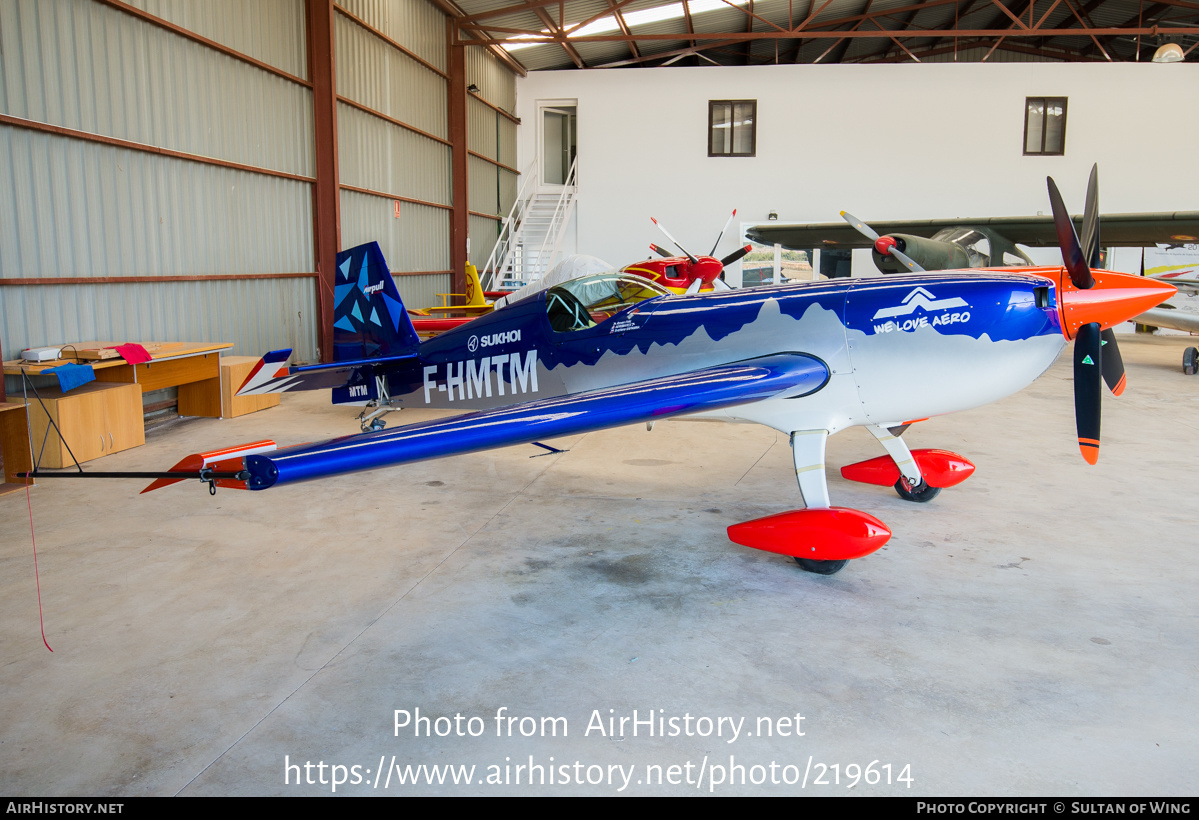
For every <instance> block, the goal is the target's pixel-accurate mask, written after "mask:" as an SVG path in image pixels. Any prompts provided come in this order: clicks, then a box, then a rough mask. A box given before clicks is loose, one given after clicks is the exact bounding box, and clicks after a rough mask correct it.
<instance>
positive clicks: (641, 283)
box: [545, 273, 670, 333]
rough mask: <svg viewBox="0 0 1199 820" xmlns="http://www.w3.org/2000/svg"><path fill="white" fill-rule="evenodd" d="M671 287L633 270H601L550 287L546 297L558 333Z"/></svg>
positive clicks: (592, 322)
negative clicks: (605, 271) (611, 271)
mask: <svg viewBox="0 0 1199 820" xmlns="http://www.w3.org/2000/svg"><path fill="white" fill-rule="evenodd" d="M669 295H670V291H669V290H667V289H666V288H664V287H662V286H661V285H659V284H657V283H656V282H651V281H650V280H649V279H645V278H643V277H641V276H634V275H633V274H631V273H599V274H595V275H594V276H583V277H581V278H579V279H572V280H570V281H569V282H565V283H563V284H561V285H558V286H557V287H553V288H550V289H549V291H548V292H547V293H546V297H545V310H546V315H547V316H548V317H549V320H550V327H552V328H553V329H554V330H556V331H558V332H559V333H564V332H569V331H572V330H585V329H586V328H589V327H595V326H596V325H598V324H601V323H602V322H605V321H607V320H608V319H610V318H612V316H614V315H616V314H617V313H619V312H620V311H622V310H624V309H625V308H627V307H630V306H631V305H635V304H637V303H638V302H641V301H644V300H646V299H653V298H655V297H657V296H669Z"/></svg>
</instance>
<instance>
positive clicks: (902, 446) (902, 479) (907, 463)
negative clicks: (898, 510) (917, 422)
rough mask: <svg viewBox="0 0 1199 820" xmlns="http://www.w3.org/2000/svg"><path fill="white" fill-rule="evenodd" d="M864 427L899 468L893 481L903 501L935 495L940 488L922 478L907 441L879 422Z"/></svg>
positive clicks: (922, 499) (934, 496)
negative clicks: (897, 474)
mask: <svg viewBox="0 0 1199 820" xmlns="http://www.w3.org/2000/svg"><path fill="white" fill-rule="evenodd" d="M866 429H867V430H869V431H870V432H871V433H872V434H873V435H874V437H875V438H876V439H878V443H879V444H881V445H883V449H884V450H886V451H887V455H889V456H891V460H892V461H894V462H895V466H896V467H898V468H899V480H898V481H896V482H895V492H897V493H899V497H900V498H902V499H903V500H904V501H917V502H921V503H923V502H926V501H932V500H933V499H934V498H936V497H937V494H938V493H940V492H941V488H940V487H930V486H929V485H928V482H927V481H925V480H924V476H923V475H921V474H920V465H919V464H917V463H916V459H915V458H913V456H912V451H911V450H909V449H908V445H907V442H905V441H904V440H903V439H902V438H901V437H900V436H896V435H892V434H891V431H890V430H888V429H887V428H886V427H883V426H882V425H881V424H871V425H868V426H867V428H866Z"/></svg>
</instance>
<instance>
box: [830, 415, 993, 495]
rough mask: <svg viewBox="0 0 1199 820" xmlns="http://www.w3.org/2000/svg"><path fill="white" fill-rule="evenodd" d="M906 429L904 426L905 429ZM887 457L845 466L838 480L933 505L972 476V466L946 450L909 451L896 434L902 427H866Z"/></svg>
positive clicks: (878, 425)
mask: <svg viewBox="0 0 1199 820" xmlns="http://www.w3.org/2000/svg"><path fill="white" fill-rule="evenodd" d="M904 426H905V427H906V425H904ZM868 429H869V430H870V432H871V433H873V434H874V437H875V438H877V439H878V440H879V443H880V444H882V445H883V447H884V448H885V449H886V451H887V455H885V456H879V457H878V458H872V459H870V460H868V461H859V462H858V463H856V464H846V465H845V466H844V467H842V468H841V477H842V478H844V479H847V480H849V481H860V482H862V483H863V484H876V485H878V486H879V487H894V488H895V492H897V493H899V497H900V498H902V499H904V500H905V501H932V500H933V499H934V498H936V496H937V493H939V492H941V490H942V489H943V488H945V487H952V486H954V485H955V484H961V483H962V482H963V481H965V480H966V479H967V478H969V477H970V474H971V473H973V472H974V465H973V464H971V463H970V462H969V461H968V460H967V459H965V458H963V457H962V456H959V455H958V454H957V453H951V452H949V451H948V450H909V449H908V445H907V444H905V443H904V440H903V439H901V438H900V437H899V436H898V435H896V433H900V432H903V428H902V427H895V428H891V429H888V428H887V427H886V426H885V425H881V424H872V425H869V426H868Z"/></svg>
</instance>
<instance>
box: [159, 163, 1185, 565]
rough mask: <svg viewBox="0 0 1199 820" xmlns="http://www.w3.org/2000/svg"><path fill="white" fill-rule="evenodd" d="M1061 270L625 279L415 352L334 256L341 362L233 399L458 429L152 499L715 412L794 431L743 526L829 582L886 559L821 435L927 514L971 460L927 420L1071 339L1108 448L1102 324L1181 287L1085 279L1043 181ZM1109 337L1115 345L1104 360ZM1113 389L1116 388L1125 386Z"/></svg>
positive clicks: (1087, 399) (545, 296)
mask: <svg viewBox="0 0 1199 820" xmlns="http://www.w3.org/2000/svg"><path fill="white" fill-rule="evenodd" d="M1049 186H1050V197H1051V200H1052V202H1053V206H1054V213H1055V216H1057V217H1058V228H1059V231H1060V232H1061V234H1062V247H1063V248H1064V249H1065V250H1064V254H1063V256H1064V258H1065V260H1066V264H1065V265H1064V266H1060V267H1031V268H1018V269H1017V268H1000V269H993V270H982V271H980V270H978V269H973V270H969V271H940V272H936V273H925V274H918V275H905V276H894V277H886V278H878V279H841V280H831V281H827V282H815V283H805V284H797V285H789V286H781V287H765V288H752V289H745V290H723V291H719V292H712V293H699V294H693V295H678V294H672V293H670V292H668V291H667V290H666V289H665V288H663V287H661V286H660V285H657V284H656V283H654V282H652V281H648V280H646V279H645V278H643V277H638V276H633V275H630V274H627V273H622V272H613V273H608V274H599V275H595V276H589V277H584V278H582V279H577V280H574V281H571V282H567V283H565V284H563V285H560V286H557V287H553V288H550V289H548V290H546V291H545V292H544V293H541V294H538V295H537V296H536V297H532V298H528V299H524V300H521V301H518V302H516V303H515V304H512V305H510V306H508V307H504V308H501V309H500V310H496V311H494V312H493V313H490V314H487V315H484V316H481V317H479V318H477V319H475V320H474V321H472V322H470V323H469V324H468V325H464V326H462V327H459V328H456V329H454V330H451V331H449V332H447V333H444V334H442V335H440V336H437V337H436V338H433V339H431V340H428V341H425V342H423V343H422V342H420V341H419V340H418V338H417V335H416V333H415V332H414V331H413V328H412V324H411V323H410V322H409V320H408V318H407V315H406V312H405V310H404V307H403V304H402V303H401V300H400V297H399V294H398V292H397V291H396V288H395V285H394V282H393V280H392V277H391V275H390V273H389V272H388V269H387V266H386V263H385V261H384V260H383V256H382V253H381V252H380V250H379V247H378V245H377V244H374V243H371V244H369V245H363V246H359V247H357V248H353V249H350V250H348V251H345V252H343V253H342V254H340V255H339V256H338V273H337V286H336V296H335V306H336V317H335V318H336V322H335V327H336V330H335V334H336V335H335V342H336V345H335V350H334V358H335V361H334V362H332V363H329V364H317V365H309V366H298V367H289V366H288V365H287V363H286V362H287V359H288V357H289V355H290V351H286V350H283V351H275V352H272V353H268V354H267V355H266V356H264V357H263V359H262V361H261V362H260V363H259V365H258V367H257V368H256V370H255V371H254V373H253V374H252V375H251V376H250V378H249V379H247V381H246V383H245V384H244V385H243V387H242V388H241V390H240V393H241V394H251V393H262V392H277V391H286V390H298V389H316V388H330V387H331V388H333V392H334V401H335V402H350V401H359V402H361V401H363V400H368V399H375V400H378V399H380V398H384V397H383V396H381V392H385V393H386V394H387V396H386V397H385V398H389V399H390V401H391V403H392V404H398V405H399V406H403V407H428V408H448V409H462V410H463V411H465V412H463V413H462V414H461V415H455V416H451V417H448V418H442V419H438V420H435V421H426V422H421V423H418V424H411V425H407V426H403V427H397V428H394V429H386V430H375V431H372V432H364V433H362V434H360V435H352V436H346V437H343V438H336V439H332V440H330V441H324V442H320V443H316V444H303V445H299V446H295V447H287V448H278V449H275V446H274V443H273V442H255V443H254V444H251V445H244V446H242V447H233V448H228V449H226V450H221V451H215V452H212V453H200V454H196V455H193V456H189V457H188V458H186V459H184V460H183V461H181V462H180V463H179V464H178V465H176V467H175V468H173V470H172V471H171V472H170V473H168V474H165V475H164V476H163V477H162V478H160V479H159V480H158V481H156V482H155V483H154V484H153V485H151V487H150V488H147V489H152V488H154V487H157V486H162V485H165V484H169V483H174V482H175V481H179V480H182V479H183V478H185V477H199V478H201V479H203V480H205V481H207V482H208V483H209V486H210V489H211V490H212V491H215V487H216V486H235V487H241V488H246V489H250V490H266V489H271V488H277V487H284V486H286V485H289V484H293V483H297V482H301V481H308V480H312V479H318V478H329V477H332V476H337V475H340V474H343V473H349V472H354V471H359V470H370V469H377V468H382V467H389V466H393V465H397V464H403V463H406V462H412V461H420V460H423V459H433V458H441V457H444V456H450V455H456V454H460V453H469V452H474V451H478V450H484V449H488V448H494V447H504V446H509V445H514V444H522V443H534V442H539V441H541V440H545V439H553V438H556V437H560V436H567V435H574V434H579V433H586V432H589V431H593V430H599V429H603V428H607V427H613V426H618V425H624V424H632V423H639V422H653V421H656V420H658V419H663V418H669V417H672V416H681V415H696V414H702V415H704V416H708V417H715V418H720V419H727V420H735V421H752V422H757V423H760V424H764V425H767V426H768V427H772V428H774V429H775V430H779V431H781V432H783V433H786V434H787V435H788V436H789V437H790V441H791V446H792V450H793V452H794V461H795V470H796V475H797V477H798V481H799V487H800V490H801V492H802V494H803V498H804V505H805V506H804V508H803V509H800V510H792V511H788V512H783V513H780V514H778V515H773V516H769V517H766V518H761V519H757V520H754V521H748V522H744V523H740V524H735V525H733V526H731V527H729V530H728V532H729V537H730V538H731V539H732V540H733V541H736V542H737V543H740V544H743V545H746V546H750V547H756V548H758V549H764V550H768V551H771V552H776V553H782V554H785V555H790V556H794V557H795V558H796V560H797V561H798V562H799V564H800V565H801V566H802V567H803V568H804V569H807V570H809V571H812V572H817V573H822V574H829V573H831V572H836V571H837V570H839V569H840V568H841V567H842V566H843V565H844V564H845V562H846V561H847V560H849V559H853V558H860V557H862V556H864V555H867V554H869V553H871V552H873V551H874V550H877V549H878V548H879V547H881V546H882V545H883V544H884V543H886V541H887V540H888V538H890V535H891V533H890V530H888V529H887V527H886V525H885V524H884V523H883V522H882V521H879V520H878V519H877V518H875V517H874V516H872V515H870V514H868V513H865V512H862V511H859V510H854V509H849V508H845V507H835V506H833V505H832V502H831V499H830V498H829V491H828V485H827V482H826V479H825V470H826V465H825V442H826V441H827V439H828V437H829V436H830V435H833V434H834V433H837V432H838V431H841V430H844V429H845V428H847V427H853V426H861V427H865V428H866V429H868V430H869V431H870V432H871V433H873V434H874V436H875V437H876V438H877V439H878V441H879V443H880V444H881V445H882V447H883V449H884V450H885V452H886V455H884V456H881V457H880V458H877V459H873V460H871V461H867V462H862V463H859V464H854V465H849V466H847V467H844V468H842V474H843V475H844V476H845V477H846V478H849V479H852V480H857V481H865V482H868V483H873V484H879V485H884V486H886V485H893V486H894V487H895V488H896V490H897V491H898V492H899V494H900V495H901V496H902V497H904V498H907V499H910V500H913V501H927V500H929V499H931V498H932V497H933V496H934V495H936V494H937V493H938V492H939V491H940V489H941V488H944V487H949V486H952V485H954V484H957V483H959V482H960V481H962V480H964V479H965V478H966V477H967V476H969V475H970V473H971V472H973V470H974V467H973V465H971V464H970V462H969V461H967V460H966V459H965V458H963V457H962V456H959V455H957V454H954V453H949V452H946V451H943V450H916V451H911V450H909V449H908V446H907V445H906V444H905V443H904V440H903V438H902V437H901V434H902V432H903V430H904V429H905V428H906V426H907V425H908V424H910V423H912V422H913V420H922V419H925V418H927V417H930V416H934V415H940V414H944V413H952V412H955V411H958V410H965V409H968V408H971V407H977V406H979V405H983V404H986V403H989V402H992V401H995V400H997V399H1000V398H1003V397H1004V396H1007V395H1009V394H1011V393H1014V392H1016V391H1018V390H1020V389H1022V388H1023V387H1025V386H1027V385H1028V384H1030V383H1031V382H1032V381H1033V380H1035V379H1036V378H1037V377H1038V376H1040V375H1041V374H1042V373H1043V372H1045V370H1046V369H1047V368H1048V367H1049V366H1050V365H1051V364H1052V363H1053V362H1054V360H1055V359H1056V358H1057V357H1058V355H1059V354H1060V353H1061V352H1062V350H1063V349H1064V348H1065V347H1066V345H1067V344H1068V343H1069V342H1070V341H1073V342H1074V351H1075V352H1074V358H1075V410H1076V416H1077V419H1078V441H1079V446H1080V449H1081V451H1082V454H1083V455H1084V457H1085V458H1086V460H1087V461H1089V462H1091V463H1092V464H1093V463H1095V461H1096V459H1097V458H1098V453H1099V408H1100V392H1101V389H1102V388H1101V385H1102V381H1101V378H1100V372H1101V367H1102V365H1103V364H1104V363H1105V362H1106V363H1107V364H1108V367H1107V368H1105V369H1107V370H1109V371H1111V372H1112V373H1113V374H1114V375H1112V376H1111V379H1109V384H1110V386H1111V387H1112V388H1113V390H1114V392H1117V393H1118V392H1120V391H1121V390H1123V386H1124V376H1123V366H1122V364H1120V362H1119V357H1118V353H1117V352H1116V350H1115V344H1114V336H1113V337H1111V341H1110V342H1105V341H1104V340H1103V339H1102V338H1101V334H1102V332H1103V331H1105V330H1107V329H1109V328H1111V327H1112V326H1114V325H1116V324H1118V323H1120V322H1122V321H1125V320H1126V319H1128V318H1129V317H1131V316H1135V315H1137V314H1139V313H1141V312H1143V311H1145V310H1147V309H1148V308H1150V307H1152V306H1154V305H1156V304H1158V303H1159V302H1161V301H1163V300H1164V299H1166V298H1167V297H1169V296H1170V295H1171V294H1173V293H1174V288H1173V287H1171V286H1170V285H1168V284H1164V283H1161V282H1156V281H1146V280H1145V279H1143V278H1140V277H1137V276H1130V275H1126V274H1120V273H1112V272H1109V271H1105V270H1095V269H1092V267H1093V265H1095V264H1097V262H1096V261H1094V260H1097V258H1098V230H1097V225H1096V226H1095V228H1094V229H1092V228H1091V227H1086V228H1085V229H1084V231H1085V233H1086V235H1085V236H1084V240H1083V241H1081V242H1080V240H1079V239H1078V237H1077V235H1076V234H1075V230H1074V226H1073V224H1072V223H1071V221H1070V219H1069V216H1068V214H1067V212H1066V210H1065V207H1064V206H1063V205H1062V204H1061V197H1060V195H1058V194H1057V190H1056V187H1055V186H1054V185H1053V182H1052V180H1049ZM1105 344H1106V348H1105V347H1104V345H1105ZM1112 382H1114V383H1112Z"/></svg>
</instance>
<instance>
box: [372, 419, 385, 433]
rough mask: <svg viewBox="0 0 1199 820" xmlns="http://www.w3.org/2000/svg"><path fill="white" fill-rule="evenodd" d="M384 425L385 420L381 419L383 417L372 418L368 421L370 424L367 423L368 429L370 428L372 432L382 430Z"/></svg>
mask: <svg viewBox="0 0 1199 820" xmlns="http://www.w3.org/2000/svg"><path fill="white" fill-rule="evenodd" d="M386 426H387V422H385V421H383V419H373V420H372V421H371V423H370V425H369V427H368V429H369V430H370V431H371V432H372V433H377V432H379V431H380V430H382V429H383V428H384V427H386Z"/></svg>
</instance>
